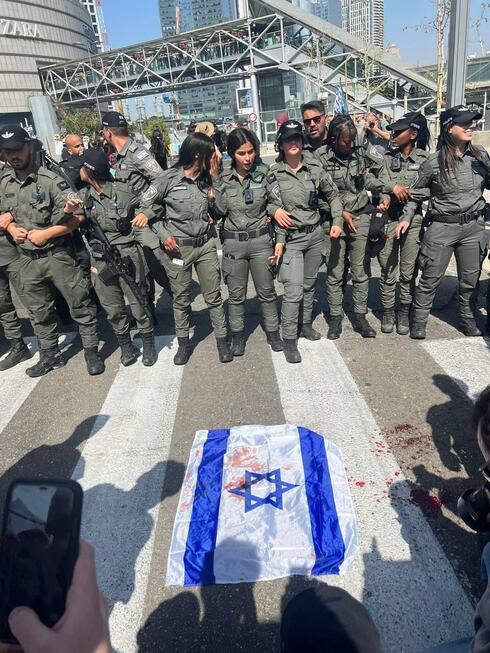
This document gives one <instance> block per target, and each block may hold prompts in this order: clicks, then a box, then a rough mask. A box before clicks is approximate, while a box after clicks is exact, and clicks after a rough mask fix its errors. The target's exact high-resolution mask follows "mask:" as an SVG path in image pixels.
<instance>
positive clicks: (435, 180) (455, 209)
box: [397, 105, 490, 339]
mask: <svg viewBox="0 0 490 653" xmlns="http://www.w3.org/2000/svg"><path fill="white" fill-rule="evenodd" d="M481 117H482V114H481V113H478V112H477V111H471V110H470V109H468V108H467V107H465V106H462V105H459V106H456V107H451V108H450V109H446V111H443V112H442V113H441V115H440V123H441V137H440V144H439V151H438V152H436V153H434V154H432V155H430V157H429V158H428V160H427V161H426V162H425V163H424V164H423V165H422V167H421V168H420V172H419V174H418V177H417V179H416V180H415V182H414V183H413V184H412V189H411V191H410V192H411V195H412V198H413V199H412V200H411V201H410V202H408V203H407V204H406V205H405V208H404V211H403V215H402V217H401V221H400V222H399V224H398V227H397V235H398V234H403V233H405V232H406V231H407V229H408V228H409V226H410V221H411V220H412V217H413V215H414V214H415V212H416V210H417V201H420V200H424V199H429V200H430V203H429V209H428V212H427V217H428V220H429V227H428V229H427V231H426V233H425V235H424V239H423V242H422V246H421V249H420V269H421V271H422V276H421V278H420V281H419V283H418V286H417V289H416V291H415V299H414V302H413V307H414V309H413V321H412V325H411V330H410V337H411V338H415V339H423V338H425V331H426V324H427V320H428V318H429V313H430V309H431V307H432V302H433V301H434V296H435V293H436V290H437V287H438V285H439V283H440V281H441V279H442V277H443V276H444V273H445V272H446V269H447V266H448V265H449V261H450V259H451V256H452V254H453V253H454V255H455V257H456V265H457V268H458V279H459V318H460V324H461V329H462V331H463V333H464V334H465V335H466V336H479V335H481V331H480V330H479V328H478V327H477V325H476V323H475V318H474V315H473V310H472V307H471V298H472V295H473V293H474V290H475V287H476V284H477V282H478V277H479V274H480V264H481V261H482V257H483V252H484V249H485V245H484V231H485V225H484V220H483V208H484V206H485V199H484V197H483V191H484V189H485V188H490V158H489V156H488V154H487V153H486V152H485V150H483V148H481V147H478V146H475V145H472V144H471V141H472V139H473V135H474V133H475V127H476V122H477V121H478V120H479V119H480V118H481Z"/></svg>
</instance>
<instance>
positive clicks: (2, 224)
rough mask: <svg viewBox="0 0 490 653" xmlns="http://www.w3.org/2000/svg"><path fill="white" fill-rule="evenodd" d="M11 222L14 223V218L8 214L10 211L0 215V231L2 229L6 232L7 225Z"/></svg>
mask: <svg viewBox="0 0 490 653" xmlns="http://www.w3.org/2000/svg"><path fill="white" fill-rule="evenodd" d="M13 221H14V218H13V216H12V214H11V213H10V211H7V213H2V215H0V229H3V230H4V231H6V229H7V227H8V226H9V224H10V223H11V222H13Z"/></svg>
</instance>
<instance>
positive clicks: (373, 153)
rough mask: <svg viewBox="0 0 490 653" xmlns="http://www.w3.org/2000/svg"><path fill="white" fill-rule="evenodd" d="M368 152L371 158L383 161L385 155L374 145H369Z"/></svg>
mask: <svg viewBox="0 0 490 653" xmlns="http://www.w3.org/2000/svg"><path fill="white" fill-rule="evenodd" d="M366 153H367V154H368V155H369V156H370V157H371V159H374V160H375V161H380V162H381V161H383V155H382V154H381V152H379V151H378V150H377V149H376V148H375V147H374V146H373V145H370V146H369V147H368V149H367V150H366Z"/></svg>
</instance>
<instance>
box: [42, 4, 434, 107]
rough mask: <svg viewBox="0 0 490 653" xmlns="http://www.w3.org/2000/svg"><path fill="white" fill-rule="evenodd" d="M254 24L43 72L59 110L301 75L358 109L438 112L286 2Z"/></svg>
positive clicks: (333, 30)
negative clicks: (342, 95)
mask: <svg viewBox="0 0 490 653" xmlns="http://www.w3.org/2000/svg"><path fill="white" fill-rule="evenodd" d="M248 2H249V11H250V17H249V18H246V19H238V20H234V21H231V22H228V23H221V24H219V25H214V26H211V27H206V28H202V29H198V30H194V31H192V32H187V33H183V34H179V35H177V36H174V37H171V38H170V39H166V40H163V39H160V40H155V41H148V42H145V43H141V44H138V45H134V46H131V47H128V48H122V49H119V50H110V51H108V52H105V53H103V54H99V55H95V56H92V57H90V58H87V59H83V60H81V61H71V62H68V63H64V64H57V65H53V66H47V67H42V68H40V69H39V73H40V76H41V80H42V84H43V88H44V91H45V92H46V94H48V95H50V96H51V98H52V99H53V101H54V102H55V103H64V104H66V105H72V106H74V105H87V104H92V103H93V102H95V100H96V98H98V99H99V100H116V99H124V98H131V97H138V96H142V95H149V94H153V93H161V92H170V91H179V90H182V89H185V88H189V87H193V86H202V85H208V84H217V83H222V82H227V81H233V80H240V79H245V78H248V77H250V75H251V74H252V73H255V74H257V75H258V76H261V75H266V74H267V73H272V72H275V71H283V72H288V71H291V72H294V73H296V74H297V75H299V76H300V77H302V78H303V79H304V80H306V81H307V82H309V83H310V84H312V85H314V86H316V87H317V88H318V92H319V93H322V92H323V93H327V94H335V93H336V92H337V89H338V86H339V83H340V82H342V83H343V86H344V91H345V92H346V94H347V95H348V97H349V101H350V104H351V105H352V106H353V107H357V108H359V109H361V108H362V107H365V106H366V105H369V104H372V105H376V104H379V103H381V104H383V103H384V104H386V103H387V102H389V103H391V104H392V105H404V107H405V108H406V107H407V105H409V107H410V108H411V109H415V108H419V107H421V106H424V105H427V104H430V103H431V102H432V101H433V99H434V97H435V85H434V83H433V82H432V81H431V80H429V79H427V78H425V77H423V76H422V75H420V74H418V73H415V72H413V71H411V70H409V68H408V67H406V66H405V65H403V64H402V63H401V62H400V60H398V59H396V58H395V57H391V56H389V55H387V54H386V53H384V52H383V51H382V50H380V49H378V48H375V47H373V46H370V45H367V44H365V43H363V42H362V41H360V40H358V39H355V38H354V37H352V35H350V34H348V33H347V32H344V31H343V30H341V29H339V28H337V27H335V26H333V25H331V24H330V23H327V22H325V21H322V20H320V19H318V18H316V17H315V16H312V15H311V14H309V13H307V12H305V11H302V10H300V9H298V8H296V7H293V6H292V5H291V4H289V3H287V2H285V0H268V1H266V0H248Z"/></svg>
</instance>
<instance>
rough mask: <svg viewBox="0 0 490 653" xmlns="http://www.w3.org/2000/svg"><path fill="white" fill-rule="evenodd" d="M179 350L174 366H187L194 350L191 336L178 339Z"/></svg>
mask: <svg viewBox="0 0 490 653" xmlns="http://www.w3.org/2000/svg"><path fill="white" fill-rule="evenodd" d="M177 341H178V343H179V348H178V349H177V353H176V354H175V356H174V365H185V364H186V363H187V361H188V360H189V358H190V357H191V353H192V349H191V343H190V340H189V336H186V337H185V338H177Z"/></svg>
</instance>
